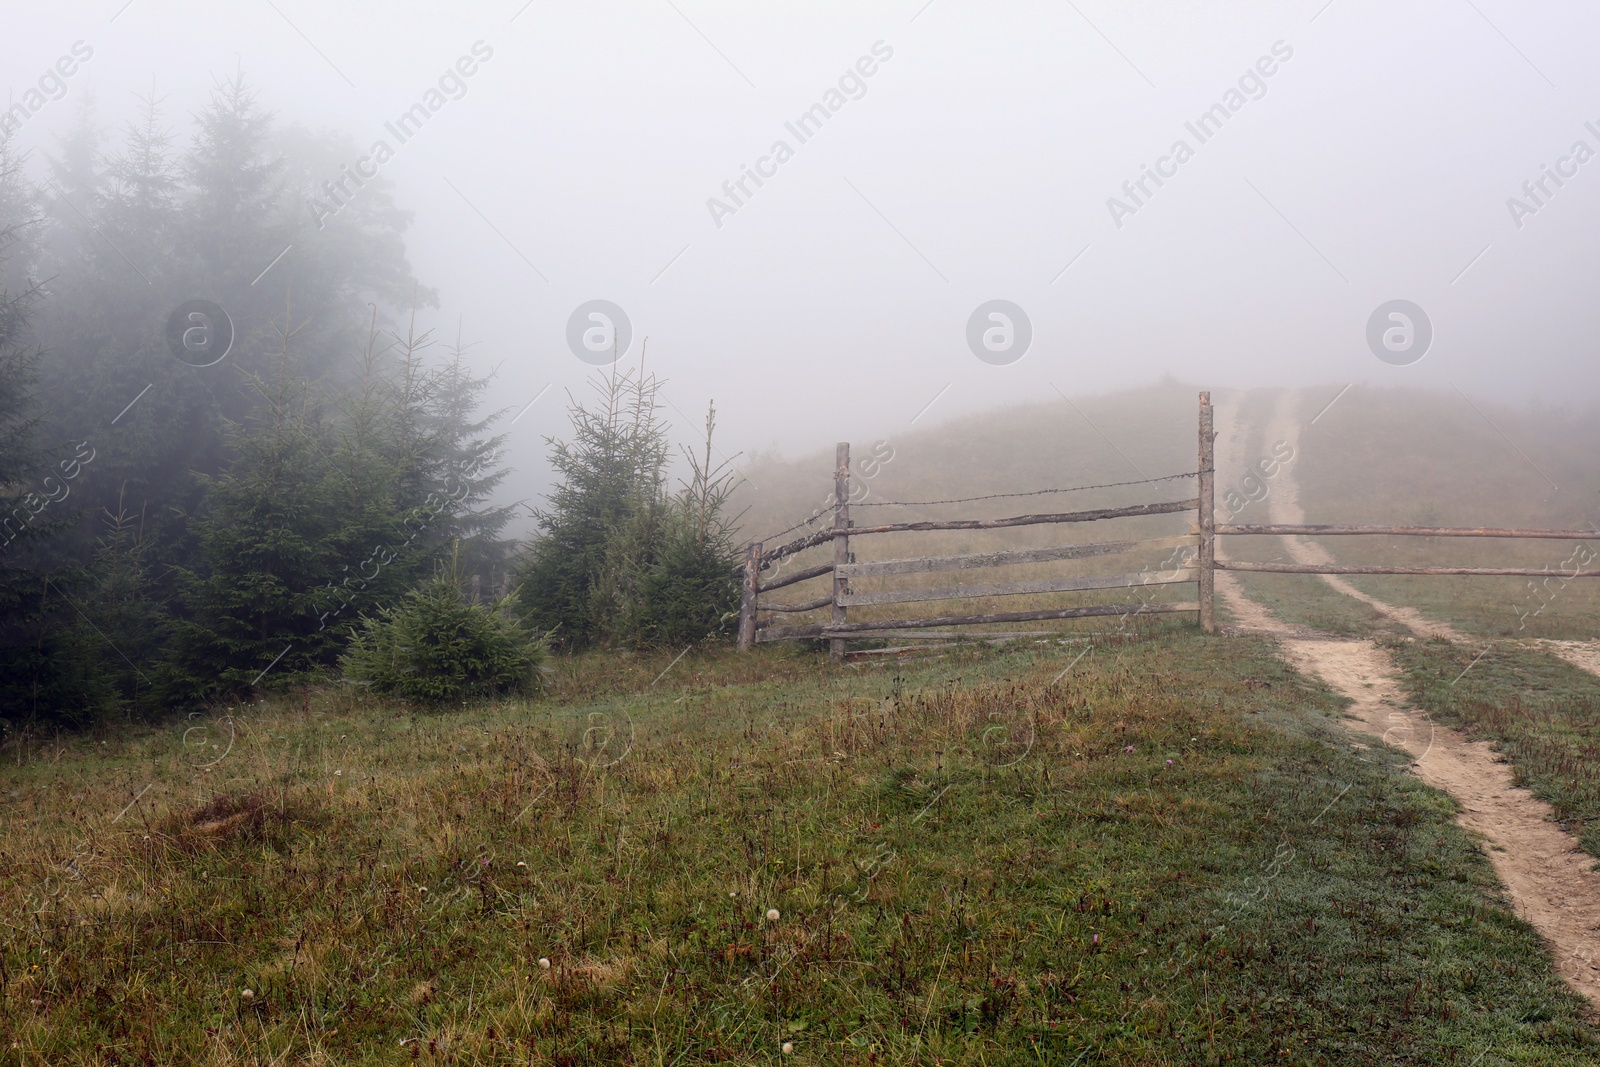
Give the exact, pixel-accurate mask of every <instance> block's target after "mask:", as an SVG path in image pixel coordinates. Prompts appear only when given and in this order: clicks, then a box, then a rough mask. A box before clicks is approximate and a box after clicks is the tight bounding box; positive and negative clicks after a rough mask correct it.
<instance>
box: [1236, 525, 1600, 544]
mask: <svg viewBox="0 0 1600 1067" xmlns="http://www.w3.org/2000/svg"><path fill="white" fill-rule="evenodd" d="M1217 533H1219V534H1276V535H1282V536H1289V537H1326V536H1335V537H1337V536H1342V535H1345V534H1391V535H1394V536H1398V537H1537V538H1545V539H1547V540H1555V541H1600V531H1595V530H1517V529H1500V528H1496V527H1490V526H1349V525H1338V524H1335V525H1311V526H1308V525H1304V524H1302V525H1296V526H1290V525H1285V524H1283V523H1223V524H1219V525H1218V526H1217Z"/></svg>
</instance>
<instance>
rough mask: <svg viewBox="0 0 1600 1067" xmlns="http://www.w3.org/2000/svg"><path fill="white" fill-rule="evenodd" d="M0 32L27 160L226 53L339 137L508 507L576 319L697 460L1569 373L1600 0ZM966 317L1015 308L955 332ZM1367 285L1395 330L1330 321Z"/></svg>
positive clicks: (283, 6)
mask: <svg viewBox="0 0 1600 1067" xmlns="http://www.w3.org/2000/svg"><path fill="white" fill-rule="evenodd" d="M5 25H6V28H7V32H6V33H5V34H4V35H3V36H0V67H3V69H4V71H5V81H6V84H7V87H8V89H9V93H10V103H11V104H13V105H14V104H16V103H18V102H22V103H23V105H24V110H25V112H26V118H25V120H24V121H21V122H20V125H19V126H18V128H17V129H16V131H15V143H16V144H17V145H18V146H19V147H20V148H21V149H22V150H24V151H27V152H30V153H31V157H30V161H29V166H30V167H31V168H34V169H36V170H38V171H40V173H42V171H43V167H44V162H45V160H46V159H47V158H48V157H49V155H50V154H51V153H52V152H53V151H54V150H55V146H56V143H57V138H58V137H59V136H60V135H61V134H62V133H63V131H65V130H66V129H68V128H69V127H70V126H71V124H72V122H73V119H74V115H75V114H76V110H75V109H76V108H77V107H79V106H81V104H82V103H83V102H84V101H86V100H89V99H91V98H92V99H93V101H94V104H95V109H96V110H95V114H96V121H97V122H98V123H99V124H101V125H102V126H104V127H105V128H106V129H107V130H108V131H111V130H113V129H114V128H115V127H116V126H119V125H120V124H122V123H123V122H124V121H126V120H127V119H128V118H129V117H130V116H131V115H132V114H133V111H134V103H135V102H134V96H133V94H134V93H135V92H148V91H150V89H151V87H152V85H153V86H154V89H155V92H156V93H157V95H159V96H161V97H162V98H164V100H165V106H166V109H167V110H166V118H167V121H168V122H169V123H170V124H171V125H173V126H174V127H175V133H176V136H177V140H178V142H179V143H182V142H183V141H184V140H185V139H186V136H187V132H188V118H189V116H190V115H191V114H193V113H194V112H196V111H198V109H199V108H200V107H201V106H202V105H203V103H204V101H205V99H206V97H207V94H208V93H209V92H210V91H211V89H212V86H213V85H214V84H215V83H216V82H217V81H219V80H221V79H223V78H226V77H230V76H232V75H234V74H235V73H236V72H240V71H242V73H243V75H244V77H245V79H246V80H247V81H248V82H249V83H250V84H251V85H252V86H253V87H254V88H255V89H256V90H257V91H258V93H259V101H260V103H261V104H262V106H264V107H266V108H267V109H269V110H271V111H273V112H275V113H276V115H277V119H278V121H279V122H280V123H287V124H296V123H297V124H303V125H306V126H309V127H312V128H314V129H333V130H338V131H343V132H344V133H345V134H347V135H348V136H349V137H350V138H351V139H352V143H353V144H354V145H357V146H360V148H361V151H360V154H359V157H358V158H354V159H351V160H350V161H349V166H351V167H352V168H356V167H358V166H359V167H361V168H366V169H365V170H363V172H364V173H366V172H368V171H369V170H370V169H371V168H373V167H376V169H377V170H378V171H379V172H380V173H381V174H382V176H383V177H384V178H387V179H389V180H390V181H392V182H393V183H394V186H395V188H394V196H395V199H396V201H397V202H398V204H399V205H400V206H401V207H403V208H405V209H407V210H409V211H411V212H413V213H414V220H413V223H412V226H411V228H410V230H409V231H408V232H407V234H406V236H405V247H406V251H407V254H408V256H409V259H410V262H411V266H412V268H413V270H414V272H415V273H416V275H417V277H418V278H419V279H420V281H421V282H422V284H423V285H425V286H431V287H434V288H435V289H436V290H437V292H438V298H439V304H438V307H437V308H429V309H427V310H426V317H427V318H428V319H429V320H430V323H431V324H433V325H436V326H437V327H438V329H439V330H440V332H441V333H442V334H447V335H450V336H453V335H454V333H455V330H456V328H457V324H458V323H459V324H461V329H462V330H463V332H464V335H465V336H466V337H467V339H468V340H470V341H472V342H475V347H474V348H473V349H472V352H473V358H474V359H475V360H476V361H478V364H479V366H480V367H481V368H482V369H488V368H491V367H495V368H498V379H497V385H496V387H495V389H494V400H495V402H496V403H497V404H499V405H503V406H506V407H507V408H509V409H510V410H509V413H508V415H507V417H506V419H507V422H510V420H511V419H512V418H513V417H515V422H514V423H511V424H510V433H511V438H510V442H509V443H510V458H511V461H512V465H513V466H515V467H516V468H517V473H516V474H515V475H514V476H513V478H512V480H511V481H508V482H507V483H506V485H505V486H504V487H503V489H504V490H505V491H506V492H508V493H509V494H510V495H511V496H512V497H516V496H529V497H531V496H533V495H535V494H536V493H537V492H538V491H539V490H540V489H541V488H542V487H543V483H544V480H545V478H546V477H547V469H546V468H545V466H544V462H543V458H542V457H543V452H544V446H543V443H542V440H541V438H542V437H543V436H544V435H548V434H554V433H559V432H561V430H562V429H563V427H564V426H565V415H564V410H563V409H564V404H565V391H567V390H574V391H576V390H578V389H581V388H582V383H583V380H584V378H585V376H586V375H588V374H590V373H591V372H592V370H593V367H592V366H591V365H590V364H589V363H586V362H584V361H582V360H580V359H579V358H577V357H576V356H575V354H574V352H573V351H572V350H571V348H570V347H569V344H568V324H569V319H570V318H571V317H572V316H573V314H574V312H575V310H576V309H578V308H579V306H580V305H582V304H584V303H585V302H588V301H591V300H596V299H603V300H607V301H611V302H613V303H614V304H615V305H617V306H618V307H620V308H621V309H623V311H624V312H625V313H626V316H627V318H628V320H629V321H630V323H631V328H632V346H631V350H630V351H629V352H628V353H627V357H626V358H627V359H628V360H629V361H634V360H636V359H637V357H638V355H639V352H640V349H641V347H643V346H644V345H645V344H646V341H645V339H646V338H648V350H647V351H648V357H647V358H648V364H649V366H650V367H651V368H652V369H653V370H655V371H656V372H657V373H659V374H660V375H661V376H663V377H664V378H665V379H666V380H667V385H666V387H665V390H664V396H665V398H666V399H667V401H668V403H669V404H670V405H671V412H672V417H673V421H674V423H676V424H678V425H679V426H680V427H681V428H682V429H683V430H684V432H685V436H688V435H689V434H690V433H692V432H693V430H694V429H695V428H696V426H697V424H698V422H699V420H700V418H701V417H702V414H703V411H704V407H705V404H706V402H707V400H708V399H715V401H716V403H717V405H718V410H719V413H720V430H719V434H720V437H719V442H718V444H719V447H720V448H721V449H722V450H724V451H725V452H727V453H733V452H737V451H746V452H749V451H751V450H756V449H770V448H777V449H781V450H782V451H783V452H785V453H787V454H790V455H794V454H800V453H805V452H809V451H812V450H814V449H817V448H819V447H824V446H826V445H828V444H829V443H831V442H832V441H834V440H838V439H846V438H850V439H856V440H866V439H869V438H871V437H878V436H884V435H886V434H891V433H893V432H895V431H896V430H903V429H904V428H905V427H907V426H909V425H911V424H912V422H913V420H915V422H916V426H917V427H918V428H919V429H920V428H925V427H927V426H928V425H930V424H937V423H938V422H939V421H941V420H943V419H947V418H950V417H953V416H956V415H962V414H970V413H972V412H975V411H982V410H988V409H998V408H1002V407H1003V406H1005V405H1009V404H1014V403H1018V402H1026V401H1035V400H1040V399H1049V398H1053V397H1055V396H1056V395H1057V394H1058V393H1060V394H1065V395H1069V396H1077V395H1081V394H1086V393H1096V392H1103V391H1108V390H1114V389H1118V388H1122V387H1126V386H1131V385H1138V384H1142V383H1149V382H1152V381H1155V380H1157V379H1159V378H1161V377H1162V376H1164V375H1172V376H1174V377H1176V378H1177V379H1179V380H1181V381H1184V382H1188V383H1193V384H1195V385H1196V386H1199V387H1206V386H1215V387H1224V386H1228V387H1243V386H1253V385H1291V386H1294V385H1308V384H1318V385H1324V384H1325V385H1327V387H1328V392H1329V396H1330V397H1331V396H1332V395H1334V393H1335V392H1337V390H1338V389H1339V388H1340V387H1342V386H1343V385H1345V384H1348V383H1352V382H1356V383H1366V384H1369V385H1378V386H1382V385H1389V384H1395V385H1407V386H1418V385H1420V386H1424V387H1429V388H1437V389H1440V390H1448V389H1450V388H1451V387H1455V388H1458V389H1460V390H1462V391H1463V392H1464V393H1467V394H1470V395H1473V396H1478V397H1486V398H1490V399H1493V400H1496V401H1509V402H1522V401H1524V400H1528V399H1532V398H1535V397H1542V398H1543V399H1544V400H1546V401H1556V402H1565V403H1587V402H1588V400H1589V398H1590V397H1592V396H1593V393H1594V388H1595V385H1596V364H1595V360H1594V358H1593V355H1592V347H1591V346H1592V340H1591V339H1592V337H1593V335H1594V327H1595V325H1596V316H1597V310H1596V302H1595V301H1594V300H1593V299H1592V298H1587V295H1588V294H1587V293H1585V292H1584V289H1585V288H1587V287H1588V285H1590V284H1591V283H1592V280H1593V279H1594V277H1595V276H1596V267H1597V262H1596V257H1597V255H1600V252H1597V250H1596V248H1595V246H1594V242H1593V240H1592V235H1593V234H1594V232H1595V223H1596V221H1597V211H1600V163H1592V161H1591V159H1590V157H1591V156H1592V155H1593V154H1594V152H1595V151H1596V150H1600V109H1594V108H1590V109H1588V110H1586V109H1585V101H1586V100H1593V99H1594V98H1595V92H1594V90H1595V87H1596V81H1597V80H1600V73H1597V72H1596V70H1595V68H1594V65H1593V63H1592V62H1590V61H1589V57H1588V56H1587V55H1586V54H1585V52H1586V51H1587V49H1588V48H1589V47H1590V45H1591V44H1592V42H1593V41H1594V40H1595V39H1596V30H1597V28H1600V16H1597V15H1596V14H1595V13H1594V11H1593V10H1592V8H1590V7H1588V6H1581V5H1578V4H1575V3H1558V4H1552V5H1540V6H1539V7H1538V8H1537V9H1533V8H1529V7H1527V6H1525V5H1515V4H1508V3H1505V2H1503V0H1459V2H1449V3H1444V2H1430V3H1419V4H1411V5H1404V8H1403V9H1399V8H1397V6H1396V5H1388V4H1378V3H1361V2H1357V0H1331V2H1329V0H1306V2H1297V3H1291V4H1284V3H1264V2H1262V3H1253V2H1252V3H1247V2H1238V0H1236V2H1231V3H1227V4H1221V5H1219V4H1203V5H1202V4H1187V5H1173V4H1154V3H1121V4H1111V3H1105V2H1103V0H1078V2H1076V3H1066V4H1048V5H1047V4H1038V3H1003V4H981V5H980V4H971V3H962V2H958V0H906V2H902V3H893V4H884V3H874V4H859V3H850V4H845V3H832V2H830V3H811V4H806V5H761V6H759V7H757V6H751V5H733V4H727V3H713V2H708V0H651V2H649V3H604V4H595V3H587V4H558V3H552V2H547V0H532V2H527V3H525V2H524V0H506V2H500V3H489V2H471V3H463V2H457V3H452V4H449V5H443V4H420V3H415V2H405V3H392V2H391V3H377V2H367V0H341V2H339V3H337V4H326V3H323V4H313V3H308V2H305V0H259V2H257V0H252V2H249V3H244V4H238V5H229V6H227V7H226V8H222V7H219V6H218V5H215V4H201V3H198V2H179V0H132V2H127V0H102V2H95V3H89V2H80V0H72V2H60V3H53V4H50V5H22V4H18V3H15V2H13V3H12V4H10V5H9V10H8V11H7V12H6V16H5ZM80 42H81V44H80ZM85 46H87V50H90V51H92V55H91V56H90V57H89V58H87V59H82V60H81V62H76V63H68V64H67V65H68V66H71V67H74V71H73V73H72V74H71V75H70V76H64V77H60V78H56V77H52V76H50V71H52V70H53V69H57V68H56V67H55V65H56V64H57V62H58V59H60V58H61V57H64V56H72V55H74V50H75V48H76V49H77V52H78V55H79V56H80V58H81V54H82V52H83V51H85V50H86V49H85ZM469 68H470V69H471V71H472V72H471V73H470V74H467V73H465V72H466V71H467V70H468V69H469ZM869 71H870V74H869V73H868V72H869ZM457 72H460V73H457ZM41 87H42V88H43V90H44V91H43V92H42V93H33V94H32V96H31V98H30V96H29V93H30V90H34V89H38V88H41ZM30 99H31V100H32V101H34V102H36V103H38V106H34V104H33V103H29V102H28V101H29V100H30ZM418 104H421V105H422V107H421V109H420V110H414V106H415V105H418ZM819 104H820V105H821V107H820V108H817V107H816V105H819ZM813 109H815V110H813ZM408 113H410V114H412V115H413V117H414V118H413V123H412V124H411V125H410V126H404V127H403V128H400V127H397V126H396V124H397V123H399V122H400V120H401V118H402V116H405V115H407V114H408ZM11 114H13V115H15V114H17V112H16V111H15V110H13V111H12V112H11ZM806 115H810V116H811V118H810V120H809V123H810V124H809V125H799V123H800V120H801V118H802V116H806ZM1207 115H1210V116H1211V118H1210V124H1209V125H1203V124H1202V116H1207ZM1591 121H1592V122H1593V123H1594V125H1586V124H1587V123H1590V122H1591ZM402 133H403V134H405V135H406V136H405V137H404V139H402V138H401V136H398V134H402ZM379 142H383V143H384V144H385V145H386V146H387V149H388V150H389V151H390V152H392V158H388V157H386V158H384V159H383V160H382V161H381V165H379V164H375V163H372V162H369V161H368V159H367V157H369V156H370V155H371V153H372V149H373V148H374V147H375V146H376V145H377V144H378V143H379ZM780 142H781V143H782V145H783V147H782V148H779V147H778V145H779V143H780ZM1180 142H1181V143H1182V145H1183V147H1182V148H1180V147H1179V143H1180ZM1579 145H1582V147H1581V148H1580V147H1579ZM1591 163H1592V165H1586V164H1591ZM752 170H755V171H758V172H759V173H760V174H762V175H765V176H764V177H761V178H760V181H759V182H757V181H756V180H754V179H751V178H750V177H748V174H749V173H750V171H752ZM1151 171H1156V172H1157V173H1158V174H1159V175H1164V176H1162V177H1159V178H1151V177H1148V174H1149V173H1150V172H1151ZM1552 171H1554V172H1558V173H1559V175H1560V176H1559V177H1550V176H1549V175H1550V173H1551V172H1552ZM1591 172H1594V173H1591ZM326 178H327V179H328V180H329V181H339V180H340V179H341V173H339V172H338V171H334V172H332V173H329V174H328V175H327V176H326ZM741 181H742V182H743V184H742V186H741V185H740V183H741ZM1141 181H1142V185H1141V184H1140V183H1141ZM349 188H353V185H347V189H349ZM354 196H355V197H356V198H359V196H360V192H359V191H356V192H355V193H354ZM337 203H338V202H337V201H336V200H333V199H331V198H330V199H329V200H328V201H325V202H321V203H320V204H319V203H318V202H315V201H312V202H308V203H307V204H306V212H307V218H308V219H318V218H319V212H321V213H324V214H326V213H328V212H331V211H332V210H333V209H335V208H336V207H337ZM319 232H321V231H318V230H316V229H309V228H308V229H307V231H306V237H305V239H306V240H316V238H317V235H318V234H319ZM294 254H295V253H294V250H293V249H292V248H291V249H290V251H289V252H288V253H287V255H288V256H293V255H294ZM269 277H270V276H269ZM193 295H194V296H195V297H197V298H198V297H204V296H205V295H206V294H204V293H196V294H193ZM991 300H1004V301H1009V302H1011V303H1012V304H1014V305H1015V306H1016V307H1017V308H1020V309H1021V311H1022V313H1023V314H1024V315H1025V316H1026V322H1027V326H1023V325H1022V324H1021V323H1020V322H1017V321H1011V322H1010V323H1009V329H1010V333H1009V334H1008V333H1007V325H1008V324H1007V323H1006V322H1005V321H1003V320H1001V319H989V318H987V317H986V315H983V316H979V323H978V327H977V329H976V331H969V320H970V319H972V318H973V316H974V313H975V311H977V310H978V309H979V307H980V305H982V304H984V303H985V302H988V301H991ZM1394 300H1405V301H1410V302H1411V303H1412V304H1414V305H1415V306H1416V308H1420V309H1421V311H1422V313H1423V315H1424V316H1425V319H1424V321H1423V322H1421V323H1419V322H1416V321H1413V320H1414V318H1415V316H1414V315H1412V314H1411V312H1405V314H1406V315H1408V316H1411V317H1409V318H1407V319H1405V320H1401V319H1390V318H1388V315H1387V312H1385V313H1384V314H1382V315H1379V316H1378V327H1377V329H1376V330H1375V331H1369V320H1373V318H1374V315H1375V313H1376V312H1378V310H1379V308H1380V305H1384V304H1386V303H1387V302H1390V301H1394ZM1012 318H1013V320H1014V319H1015V315H1013V316H1012ZM1430 326H1431V334H1432V336H1431V341H1430V340H1429V339H1428V338H1427V334H1428V331H1429V327H1430ZM1029 328H1031V335H1032V336H1031V343H1029V344H1028V347H1027V349H1026V351H1025V352H1023V353H1022V355H1021V356H1020V358H1017V356H1016V355H1015V351H1016V349H1017V347H1018V344H1017V339H1018V338H1020V337H1022V336H1024V335H1025V334H1026V333H1027V332H1028V329H1029ZM987 329H995V330H999V331H1000V332H999V333H994V334H991V339H992V340H993V341H994V343H995V344H997V345H998V346H999V348H998V349H995V350H990V357H989V358H988V359H985V358H980V355H981V354H982V352H981V351H980V350H982V349H983V344H982V336H983V334H984V331H985V330H987ZM1393 329H1398V330H1400V331H1401V332H1400V333H1398V334H1391V335H1390V336H1391V338H1392V339H1396V338H1397V339H1398V340H1395V341H1394V342H1393V343H1395V344H1398V345H1400V346H1401V349H1400V350H1399V351H1397V352H1396V351H1391V353H1390V357H1389V358H1388V359H1387V360H1385V359H1382V358H1380V357H1379V354H1377V352H1376V348H1381V347H1382V342H1381V338H1382V336H1383V335H1384V333H1385V331H1386V330H1393ZM969 332H975V333H976V335H977V336H978V338H979V344H978V346H977V348H976V349H975V348H974V346H973V345H971V344H969ZM1369 332H1372V333H1373V336H1374V337H1377V338H1379V343H1378V345H1377V346H1376V348H1375V346H1374V345H1373V344H1371V343H1369ZM1008 336H1009V338H1010V341H1011V345H1012V347H1011V349H1006V348H1005V342H1006V340H1007V337H1008ZM1419 339H1420V343H1419ZM1407 344H1409V345H1410V348H1409V350H1408V349H1406V348H1405V345H1407ZM1424 348H1425V350H1424V351H1422V352H1421V354H1420V356H1419V355H1418V350H1419V349H1424ZM602 358H603V357H602Z"/></svg>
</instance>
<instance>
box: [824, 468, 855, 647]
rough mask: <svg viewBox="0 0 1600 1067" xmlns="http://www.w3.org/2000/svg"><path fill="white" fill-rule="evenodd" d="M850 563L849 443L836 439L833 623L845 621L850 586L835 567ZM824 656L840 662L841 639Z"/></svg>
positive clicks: (837, 639)
mask: <svg viewBox="0 0 1600 1067" xmlns="http://www.w3.org/2000/svg"><path fill="white" fill-rule="evenodd" d="M849 562H850V442H849V441H840V442H839V443H838V445H837V446H835V448H834V454H833V568H834V570H833V622H834V623H835V624H836V625H837V624H838V623H842V622H844V621H845V618H846V615H847V612H846V610H845V606H844V602H843V601H844V595H845V594H846V593H848V592H849V591H850V585H849V583H848V582H846V581H845V579H844V576H843V575H842V574H840V573H839V568H840V567H842V566H844V565H845V564H847V563H849ZM828 658H829V659H830V660H832V661H833V662H835V663H842V662H843V661H844V638H842V637H835V638H834V639H833V640H831V641H829V642H828Z"/></svg>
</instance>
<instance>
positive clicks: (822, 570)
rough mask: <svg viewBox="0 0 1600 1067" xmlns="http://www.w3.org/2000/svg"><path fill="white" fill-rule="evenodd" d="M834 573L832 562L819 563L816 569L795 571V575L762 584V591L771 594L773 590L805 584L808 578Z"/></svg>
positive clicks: (809, 568)
mask: <svg viewBox="0 0 1600 1067" xmlns="http://www.w3.org/2000/svg"><path fill="white" fill-rule="evenodd" d="M832 573H833V563H832V562H828V563H819V564H817V565H816V566H815V567H807V568H806V569H805V570H800V571H795V572H794V573H793V574H785V575H784V576H783V577H782V578H774V579H773V580H772V581H770V582H762V583H761V586H760V589H761V591H762V592H763V593H770V592H771V591H772V590H774V589H782V588H783V587H784V586H786V585H794V584H795V583H796V582H803V581H805V580H807V579H808V578H820V577H822V576H823V575H824V574H832Z"/></svg>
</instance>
